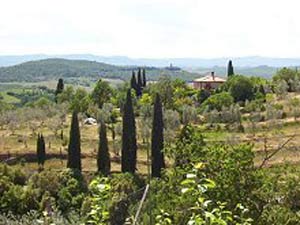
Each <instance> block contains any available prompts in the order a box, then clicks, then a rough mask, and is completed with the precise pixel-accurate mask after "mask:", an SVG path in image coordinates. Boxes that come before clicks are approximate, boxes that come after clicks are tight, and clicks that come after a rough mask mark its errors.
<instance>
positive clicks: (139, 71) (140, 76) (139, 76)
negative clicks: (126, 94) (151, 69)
mask: <svg viewBox="0 0 300 225" xmlns="http://www.w3.org/2000/svg"><path fill="white" fill-rule="evenodd" d="M138 86H139V87H140V88H141V89H142V88H143V80H142V70H141V68H139V70H138Z"/></svg>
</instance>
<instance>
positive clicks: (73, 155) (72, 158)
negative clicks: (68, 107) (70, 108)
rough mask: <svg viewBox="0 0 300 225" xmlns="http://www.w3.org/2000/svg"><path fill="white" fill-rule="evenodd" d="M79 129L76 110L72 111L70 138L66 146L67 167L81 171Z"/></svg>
mask: <svg viewBox="0 0 300 225" xmlns="http://www.w3.org/2000/svg"><path fill="white" fill-rule="evenodd" d="M80 154H81V149H80V130H79V123H78V116H77V112H76V111H74V112H73V115H72V121H71V129H70V140H69V146H68V162H67V167H68V168H71V169H78V170H80V171H81V155H80Z"/></svg>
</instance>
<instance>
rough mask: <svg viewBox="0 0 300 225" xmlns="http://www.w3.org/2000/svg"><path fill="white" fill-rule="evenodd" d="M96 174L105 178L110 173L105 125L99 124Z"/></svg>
mask: <svg viewBox="0 0 300 225" xmlns="http://www.w3.org/2000/svg"><path fill="white" fill-rule="evenodd" d="M97 166H98V172H101V173H102V174H103V175H105V176H107V175H108V174H109V173H110V157H109V149H108V143H107V135H106V125H105V123H104V122H101V125H100V133H99V149H98V156H97Z"/></svg>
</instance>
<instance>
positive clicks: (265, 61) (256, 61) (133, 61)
mask: <svg viewBox="0 0 300 225" xmlns="http://www.w3.org/2000/svg"><path fill="white" fill-rule="evenodd" d="M49 58H63V59H70V60H89V61H96V62H102V63H107V64H113V65H121V66H124V65H135V66H155V67H166V66H169V65H170V64H173V65H174V66H179V67H182V68H186V67H187V68H199V67H202V68H212V67H216V66H217V67H226V65H227V62H228V60H229V59H232V60H233V65H234V66H235V67H259V66H269V67H284V66H286V67H292V66H300V58H270V57H260V56H251V57H238V58H211V59H203V58H129V57H126V56H98V55H92V54H73V55H45V54H37V55H19V56H13V55H11V56H0V66H1V67H3V66H12V65H16V64H20V63H24V62H28V61H33V60H42V59H49Z"/></svg>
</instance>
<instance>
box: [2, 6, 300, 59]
mask: <svg viewBox="0 0 300 225" xmlns="http://www.w3.org/2000/svg"><path fill="white" fill-rule="evenodd" d="M299 6H300V3H298V1H297V0H285V1H281V0H278V1H276V0H251V1H250V0H245V1H241V0H227V1H224V0H184V1H183V0H109V1H107V0H85V1H84V0H73V1H71V0H43V1H41V0H27V1H21V0H10V1H5V2H2V4H1V8H0V54H1V55H3V54H30V53H49V54H51V53H57V54H65V53H66V54H67V53H94V54H100V55H128V56H132V57H222V56H246V55H262V56H277V57H296V56H300V44H298V42H299V40H300V14H299V13H298V8H299Z"/></svg>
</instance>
